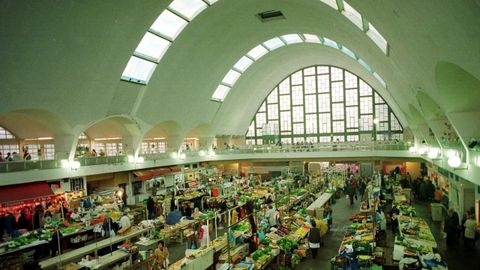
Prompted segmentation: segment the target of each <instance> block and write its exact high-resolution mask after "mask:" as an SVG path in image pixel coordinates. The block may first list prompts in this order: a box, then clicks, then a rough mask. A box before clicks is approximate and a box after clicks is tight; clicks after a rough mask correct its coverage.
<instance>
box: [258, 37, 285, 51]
mask: <svg viewBox="0 0 480 270" xmlns="http://www.w3.org/2000/svg"><path fill="white" fill-rule="evenodd" d="M263 45H264V46H265V47H266V48H267V49H269V50H270V51H273V50H275V49H278V48H280V47H282V46H285V43H283V41H282V40H281V39H279V38H278V37H274V38H272V39H269V40H267V41H265V42H264V43H263Z"/></svg>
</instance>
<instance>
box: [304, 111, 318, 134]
mask: <svg viewBox="0 0 480 270" xmlns="http://www.w3.org/2000/svg"><path fill="white" fill-rule="evenodd" d="M317 126H318V123H317V115H316V114H307V115H305V128H306V133H308V134H312V133H317V132H318V127H317Z"/></svg>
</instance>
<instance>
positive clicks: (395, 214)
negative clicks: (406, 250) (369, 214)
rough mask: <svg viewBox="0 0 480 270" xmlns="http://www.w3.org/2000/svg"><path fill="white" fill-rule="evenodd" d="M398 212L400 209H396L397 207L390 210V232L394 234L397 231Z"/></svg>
mask: <svg viewBox="0 0 480 270" xmlns="http://www.w3.org/2000/svg"><path fill="white" fill-rule="evenodd" d="M399 214H400V211H398V209H397V207H395V206H394V207H393V208H392V210H391V211H390V217H391V220H392V222H391V223H392V233H393V234H395V233H396V232H397V228H398V215H399Z"/></svg>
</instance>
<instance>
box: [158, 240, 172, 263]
mask: <svg viewBox="0 0 480 270" xmlns="http://www.w3.org/2000/svg"><path fill="white" fill-rule="evenodd" d="M169 255H170V253H169V252H168V249H167V247H166V246H165V243H164V242H163V241H160V242H158V247H157V249H155V267H156V269H167V267H168V264H169V260H168V256H169Z"/></svg>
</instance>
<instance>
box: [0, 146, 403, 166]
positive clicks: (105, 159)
mask: <svg viewBox="0 0 480 270" xmlns="http://www.w3.org/2000/svg"><path fill="white" fill-rule="evenodd" d="M407 149H408V147H407V145H406V144H404V143H403V142H338V143H318V144H302V145H297V144H290V145H256V146H247V147H245V148H230V149H216V150H214V151H215V154H216V155H232V154H257V153H292V152H326V151H377V150H407ZM183 153H185V157H186V158H191V157H201V156H206V155H208V152H207V151H196V150H190V151H185V152H183ZM142 156H143V157H144V159H145V160H165V159H169V158H172V156H171V153H160V154H144V155H142ZM75 160H76V161H78V162H80V165H81V166H82V167H86V166H94V165H105V164H112V165H118V164H123V163H127V162H128V157H127V156H124V155H122V156H98V157H79V158H75ZM61 167H62V164H61V162H60V160H24V161H23V160H22V161H8V162H0V173H8V172H19V171H29V170H46V169H57V168H61Z"/></svg>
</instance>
